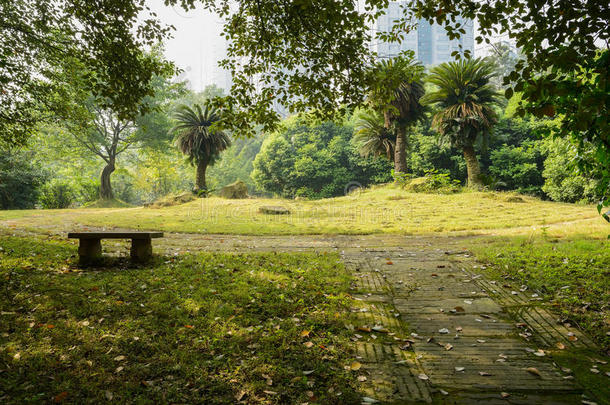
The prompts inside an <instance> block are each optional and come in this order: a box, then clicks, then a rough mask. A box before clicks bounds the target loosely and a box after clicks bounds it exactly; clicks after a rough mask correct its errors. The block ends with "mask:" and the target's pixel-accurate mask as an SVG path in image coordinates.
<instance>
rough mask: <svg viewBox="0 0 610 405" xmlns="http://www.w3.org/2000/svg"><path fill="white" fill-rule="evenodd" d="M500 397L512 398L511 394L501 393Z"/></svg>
mask: <svg viewBox="0 0 610 405" xmlns="http://www.w3.org/2000/svg"><path fill="white" fill-rule="evenodd" d="M500 396H501V397H502V398H508V397H510V394H509V393H508V392H501V393H500Z"/></svg>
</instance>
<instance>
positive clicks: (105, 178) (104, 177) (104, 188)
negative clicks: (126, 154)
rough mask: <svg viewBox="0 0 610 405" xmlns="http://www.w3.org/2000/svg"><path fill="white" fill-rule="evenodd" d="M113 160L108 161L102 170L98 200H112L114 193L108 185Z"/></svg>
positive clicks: (112, 168)
mask: <svg viewBox="0 0 610 405" xmlns="http://www.w3.org/2000/svg"><path fill="white" fill-rule="evenodd" d="M114 169H115V167H114V159H110V160H109V161H108V162H107V163H106V166H105V167H104V169H102V174H101V176H100V198H101V199H102V200H111V199H113V198H114V193H113V192H112V185H111V184H110V175H111V174H112V172H114Z"/></svg>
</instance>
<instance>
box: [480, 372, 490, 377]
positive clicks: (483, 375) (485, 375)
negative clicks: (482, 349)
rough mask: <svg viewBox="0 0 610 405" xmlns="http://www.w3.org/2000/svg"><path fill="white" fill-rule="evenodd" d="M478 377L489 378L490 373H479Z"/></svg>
mask: <svg viewBox="0 0 610 405" xmlns="http://www.w3.org/2000/svg"><path fill="white" fill-rule="evenodd" d="M479 375H480V376H482V377H489V376H491V373H488V372H487V371H479Z"/></svg>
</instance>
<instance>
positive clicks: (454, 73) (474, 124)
mask: <svg viewBox="0 0 610 405" xmlns="http://www.w3.org/2000/svg"><path fill="white" fill-rule="evenodd" d="M494 76H495V66H494V65H493V64H492V63H490V62H489V61H488V60H486V59H481V58H477V59H461V60H459V61H455V62H447V63H442V64H440V65H438V66H436V67H434V68H433V69H432V70H431V72H430V75H429V76H428V82H430V83H432V84H434V85H435V86H436V90H435V91H433V92H430V93H428V94H426V95H424V96H423V97H422V98H421V102H422V104H425V105H434V106H436V107H437V108H438V109H439V111H438V112H437V113H436V114H435V115H434V116H433V118H432V127H433V128H434V129H435V130H436V131H437V132H438V133H439V134H440V135H441V136H445V137H448V138H449V139H450V141H451V143H452V144H453V145H455V146H460V145H464V144H469V145H472V144H473V143H474V142H475V141H476V139H477V137H478V136H482V137H486V136H487V135H488V134H489V130H490V128H491V127H492V126H493V125H494V124H495V123H496V122H497V119H498V118H497V115H496V113H495V111H494V110H493V106H494V105H497V104H498V103H499V100H500V99H499V94H498V93H497V92H496V91H495V90H494V88H493V86H492V85H491V84H490V79H491V78H493V77H494Z"/></svg>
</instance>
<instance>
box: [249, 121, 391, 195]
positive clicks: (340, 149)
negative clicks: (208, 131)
mask: <svg viewBox="0 0 610 405" xmlns="http://www.w3.org/2000/svg"><path fill="white" fill-rule="evenodd" d="M352 132H353V128H352V126H351V125H348V124H343V125H339V124H335V123H332V122H325V123H322V124H313V123H309V122H307V121H306V120H305V119H304V118H303V117H293V118H290V119H288V120H287V121H286V122H285V124H284V127H283V129H282V130H280V131H278V132H276V133H273V134H270V135H269V136H268V137H267V138H266V139H265V141H264V143H263V146H262V148H261V151H260V153H259V154H258V155H257V156H256V158H255V159H254V164H253V166H254V170H253V172H252V179H253V180H254V183H255V184H256V186H257V187H258V188H259V189H261V190H263V191H266V192H270V193H273V194H276V195H280V196H283V197H306V198H325V197H335V196H339V195H343V194H345V193H346V190H348V189H350V188H351V186H352V185H354V184H358V185H362V186H368V185H370V184H374V183H382V182H388V181H390V180H391V165H390V163H389V162H388V161H387V160H385V159H382V158H372V157H371V158H362V157H361V156H360V155H359V154H358V152H357V150H356V145H354V144H353V143H352V142H351V137H352Z"/></svg>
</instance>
